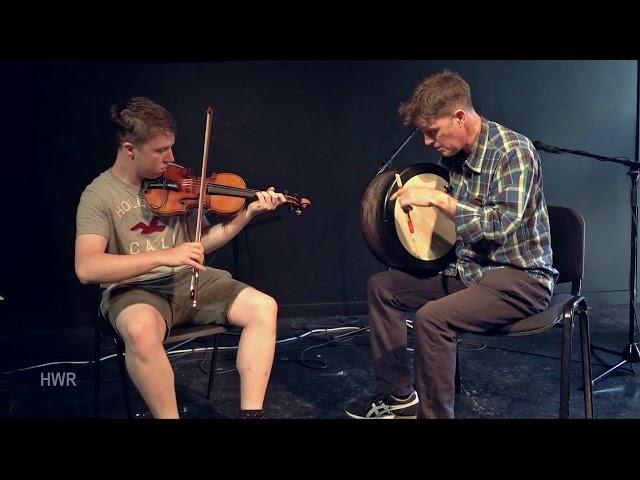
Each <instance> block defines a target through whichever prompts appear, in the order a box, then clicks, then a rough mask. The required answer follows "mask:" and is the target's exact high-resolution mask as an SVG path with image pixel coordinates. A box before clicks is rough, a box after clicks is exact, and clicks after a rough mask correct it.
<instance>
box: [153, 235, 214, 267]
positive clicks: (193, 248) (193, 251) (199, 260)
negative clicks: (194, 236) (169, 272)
mask: <svg viewBox="0 0 640 480" xmlns="http://www.w3.org/2000/svg"><path fill="white" fill-rule="evenodd" d="M162 254H163V255H164V262H165V265H166V266H168V267H179V266H182V265H189V266H191V267H195V268H196V269H198V270H200V271H202V272H204V271H205V270H206V269H207V267H205V266H204V247H203V246H202V243H200V242H185V243H183V244H181V245H178V246H177V247H173V248H169V249H167V250H162Z"/></svg>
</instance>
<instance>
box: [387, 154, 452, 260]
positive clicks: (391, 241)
mask: <svg viewBox="0 0 640 480" xmlns="http://www.w3.org/2000/svg"><path fill="white" fill-rule="evenodd" d="M396 172H397V173H398V174H400V178H401V179H402V182H403V183H405V182H407V181H408V180H409V179H410V178H413V177H414V176H416V175H420V174H423V173H430V174H433V175H438V176H440V177H442V178H443V179H444V180H445V182H447V183H449V172H447V170H446V169H445V168H444V167H442V166H440V165H437V164H435V163H416V164H413V165H409V166H406V167H402V168H399V169H397V171H396ZM397 190H398V186H397V185H396V183H395V180H394V181H393V184H392V185H391V188H389V189H388V191H387V193H386V195H385V198H384V201H383V202H381V205H380V206H381V211H380V215H381V217H380V219H381V225H383V228H384V229H385V235H384V240H385V241H386V242H387V246H388V247H389V248H390V249H392V250H393V251H395V252H396V253H397V254H398V256H399V257H401V260H402V262H403V263H404V264H405V265H411V264H415V262H416V261H419V262H420V263H422V264H423V265H425V266H427V267H428V268H429V269H431V267H433V268H434V269H438V270H441V269H442V268H444V267H446V266H447V264H448V263H449V262H450V261H451V259H452V258H453V252H454V251H455V245H454V246H453V247H452V248H451V250H450V251H449V252H448V253H447V254H445V255H443V256H442V257H440V258H437V259H435V260H419V259H417V258H416V257H414V256H413V255H411V254H410V253H409V252H408V251H407V250H406V249H405V247H404V245H402V242H401V241H400V239H399V238H398V234H397V232H396V226H395V212H394V210H395V202H390V201H389V197H390V196H391V195H393V194H394V193H395V192H396V191H397Z"/></svg>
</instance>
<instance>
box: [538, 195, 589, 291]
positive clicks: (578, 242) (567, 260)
mask: <svg viewBox="0 0 640 480" xmlns="http://www.w3.org/2000/svg"><path fill="white" fill-rule="evenodd" d="M547 210H548V212H549V224H550V228H551V249H552V250H553V266H554V267H555V268H556V270H558V271H559V272H560V278H558V283H564V282H571V293H572V294H574V295H577V294H579V293H580V289H581V286H582V285H581V284H582V276H583V273H584V218H583V217H582V215H581V214H580V212H578V211H577V210H574V209H572V208H568V207H558V206H555V205H549V206H548V207H547Z"/></svg>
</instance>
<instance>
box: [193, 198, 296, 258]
mask: <svg viewBox="0 0 640 480" xmlns="http://www.w3.org/2000/svg"><path fill="white" fill-rule="evenodd" d="M256 196H257V197H258V200H255V201H254V202H251V203H250V204H249V205H248V206H247V208H246V209H245V210H242V211H241V212H240V213H239V214H238V215H236V216H235V217H233V219H231V220H230V221H228V222H221V223H218V224H216V225H214V226H212V227H210V228H209V229H208V231H207V232H206V233H203V235H202V237H200V241H201V242H202V245H203V247H204V252H205V253H210V252H212V251H214V250H217V249H218V248H220V247H222V246H223V245H225V244H227V243H228V242H229V241H230V240H231V239H232V238H233V237H235V236H236V235H237V234H238V233H240V231H241V230H242V229H243V228H244V227H245V226H246V225H247V224H248V223H249V222H250V221H251V220H252V219H253V218H254V217H255V216H256V215H259V214H260V213H264V212H268V211H271V210H274V209H275V208H277V207H278V206H279V205H281V204H283V203H284V202H285V201H286V199H285V197H284V195H283V194H282V193H275V191H274V188H273V187H270V188H269V189H268V190H267V191H265V192H257V193H256Z"/></svg>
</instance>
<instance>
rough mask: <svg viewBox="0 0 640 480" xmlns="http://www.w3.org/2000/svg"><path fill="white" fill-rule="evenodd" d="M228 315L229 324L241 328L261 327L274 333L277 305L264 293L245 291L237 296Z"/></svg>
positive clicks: (253, 290)
mask: <svg viewBox="0 0 640 480" xmlns="http://www.w3.org/2000/svg"><path fill="white" fill-rule="evenodd" d="M229 314H230V315H229V317H230V318H229V319H230V320H231V322H232V323H234V324H236V325H239V326H241V327H246V326H249V325H261V326H263V327H265V328H269V329H272V330H273V331H274V332H275V329H276V319H277V317H278V304H277V302H276V301H275V299H274V298H273V297H271V296H269V295H267V294H265V293H262V292H260V291H258V290H255V289H246V290H244V291H242V292H241V293H240V295H238V298H237V299H236V301H235V302H234V304H233V306H232V307H231V310H230V312H229Z"/></svg>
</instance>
